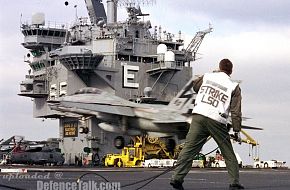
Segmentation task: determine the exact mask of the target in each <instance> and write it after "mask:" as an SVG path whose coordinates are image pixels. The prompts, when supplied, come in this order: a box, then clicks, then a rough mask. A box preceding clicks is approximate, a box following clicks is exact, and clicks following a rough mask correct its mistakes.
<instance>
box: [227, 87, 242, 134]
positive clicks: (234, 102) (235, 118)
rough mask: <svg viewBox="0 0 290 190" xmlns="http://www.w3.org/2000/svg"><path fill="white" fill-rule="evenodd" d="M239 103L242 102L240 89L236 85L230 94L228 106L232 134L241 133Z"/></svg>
mask: <svg viewBox="0 0 290 190" xmlns="http://www.w3.org/2000/svg"><path fill="white" fill-rule="evenodd" d="M241 102H242V95H241V89H240V86H239V85H238V86H237V87H236V88H235V90H234V91H233V93H232V99H231V105H230V112H231V117H232V126H233V130H234V132H240V131H241V125H242V112H241Z"/></svg>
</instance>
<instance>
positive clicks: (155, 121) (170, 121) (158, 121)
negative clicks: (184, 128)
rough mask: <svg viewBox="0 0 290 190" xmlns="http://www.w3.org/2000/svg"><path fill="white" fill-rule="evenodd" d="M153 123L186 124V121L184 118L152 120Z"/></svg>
mask: <svg viewBox="0 0 290 190" xmlns="http://www.w3.org/2000/svg"><path fill="white" fill-rule="evenodd" d="M153 123H156V124H179V125H187V122H186V121H184V120H180V121H178V120H154V121H153Z"/></svg>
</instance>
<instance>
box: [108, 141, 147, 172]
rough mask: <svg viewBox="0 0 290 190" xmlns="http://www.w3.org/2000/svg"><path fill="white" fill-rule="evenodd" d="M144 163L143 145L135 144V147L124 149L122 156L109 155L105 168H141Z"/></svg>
mask: <svg viewBox="0 0 290 190" xmlns="http://www.w3.org/2000/svg"><path fill="white" fill-rule="evenodd" d="M143 161H144V154H143V150H142V143H134V146H133V147H124V148H123V149H122V153H121V154H107V155H106V158H105V166H111V167H112V166H115V167H138V166H139V167H140V166H141V165H142V162H143Z"/></svg>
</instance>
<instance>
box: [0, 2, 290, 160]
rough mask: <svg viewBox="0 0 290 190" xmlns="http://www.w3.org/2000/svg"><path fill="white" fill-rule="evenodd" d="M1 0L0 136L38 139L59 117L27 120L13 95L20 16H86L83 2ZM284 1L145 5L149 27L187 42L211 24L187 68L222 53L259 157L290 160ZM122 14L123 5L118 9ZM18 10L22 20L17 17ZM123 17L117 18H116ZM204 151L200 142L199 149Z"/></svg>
mask: <svg viewBox="0 0 290 190" xmlns="http://www.w3.org/2000/svg"><path fill="white" fill-rule="evenodd" d="M64 2H65V1H62V0H29V1H23V0H14V1H11V0H1V7H0V26H1V28H0V55H1V56H0V64H1V66H2V67H1V69H0V90H1V94H0V97H1V98H0V139H1V138H8V137H10V136H12V135H16V134H18V135H23V136H25V137H26V139H31V140H32V139H35V140H43V139H46V138H48V137H58V121H50V120H44V121H42V120H41V119H34V118H32V101H31V99H29V98H25V97H20V96H17V93H19V83H20V82H21V81H22V80H24V76H25V75H26V74H27V73H28V72H27V71H28V70H29V66H28V65H27V63H24V62H23V56H24V55H25V54H26V53H27V50H26V49H24V48H23V47H22V46H21V42H23V36H22V34H21V33H20V28H19V27H20V20H22V21H26V20H30V19H31V15H32V13H35V12H44V13H45V15H46V20H47V21H52V22H57V23H67V24H70V23H71V22H72V21H73V19H74V18H75V9H74V7H73V5H75V4H77V5H78V8H77V12H78V16H87V13H86V7H85V4H84V1H81V0H79V1H77V0H71V1H68V2H69V6H65V5H64ZM289 10H290V1H285V0H267V1H264V0H251V1H250V0H235V1H233V0H206V1H188V0H179V1H173V0H166V1H165V0H156V3H155V5H154V6H152V5H151V6H147V7H145V8H144V9H143V12H144V13H150V16H149V17H148V18H145V19H150V20H151V23H152V25H153V26H154V25H157V26H159V25H161V26H162V29H163V30H166V31H169V32H171V33H175V34H177V33H178V31H179V30H181V31H182V34H183V36H184V37H185V39H186V42H187V43H188V41H189V40H190V39H191V38H192V37H193V35H194V34H195V32H196V31H198V30H201V29H206V28H207V27H208V25H209V23H211V25H212V26H213V28H214V31H213V32H212V33H210V34H208V35H207V36H206V37H205V39H204V41H203V43H202V45H201V47H200V51H199V52H200V53H201V54H200V56H201V57H202V59H200V60H198V61H196V62H195V63H194V67H193V71H194V74H203V73H204V72H210V71H212V70H214V69H216V68H217V63H218V61H219V60H220V59H222V58H225V57H226V58H229V59H231V60H232V62H233V63H234V73H233V75H232V78H234V79H239V80H242V81H243V82H242V84H241V89H242V95H243V102H242V103H243V105H242V111H243V116H245V117H250V118H252V119H250V120H248V121H246V122H245V124H247V125H252V126H256V127H262V128H264V130H263V131H249V130H248V133H249V134H250V135H251V136H252V137H254V138H255V139H256V140H257V141H258V142H259V143H260V157H261V159H262V160H270V159H279V160H284V161H287V163H288V165H290V164H289V163H290V152H289V145H290V132H289V131H290V124H289V123H290V122H289V120H290V119H289V118H290V111H289V107H290V100H289V94H290V74H289V73H290V53H289V51H290V11H289ZM120 12H121V13H122V15H123V14H124V11H121V10H120ZM20 15H22V19H21V16H20ZM123 18H124V17H123ZM210 149H211V145H207V146H205V148H204V151H205V152H206V151H207V150H210ZM235 149H236V150H237V151H238V152H239V153H240V154H241V156H242V159H243V160H247V161H248V162H250V160H251V158H250V157H248V154H249V148H248V145H245V144H244V145H241V146H240V145H235Z"/></svg>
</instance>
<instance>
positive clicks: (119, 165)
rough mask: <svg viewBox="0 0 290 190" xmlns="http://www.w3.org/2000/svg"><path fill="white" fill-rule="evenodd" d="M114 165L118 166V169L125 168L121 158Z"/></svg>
mask: <svg viewBox="0 0 290 190" xmlns="http://www.w3.org/2000/svg"><path fill="white" fill-rule="evenodd" d="M114 163H115V164H114V165H115V166H117V167H119V168H120V167H122V166H123V162H122V159H121V158H118V159H116V160H115V161H114Z"/></svg>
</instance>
